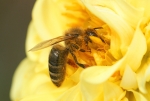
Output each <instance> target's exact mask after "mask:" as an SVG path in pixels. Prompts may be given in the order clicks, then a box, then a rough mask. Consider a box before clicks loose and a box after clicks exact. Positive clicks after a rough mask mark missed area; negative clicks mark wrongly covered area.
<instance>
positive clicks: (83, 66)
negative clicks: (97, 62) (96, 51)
mask: <svg viewBox="0 0 150 101" xmlns="http://www.w3.org/2000/svg"><path fill="white" fill-rule="evenodd" d="M70 53H71V55H72V57H73V59H74V61H75V62H76V64H77V65H79V66H80V67H82V68H85V67H86V66H85V65H84V64H81V63H79V62H78V60H77V58H76V56H75V55H74V54H73V51H71V50H70Z"/></svg>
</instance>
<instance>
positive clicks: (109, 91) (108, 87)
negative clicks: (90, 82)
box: [104, 81, 126, 101]
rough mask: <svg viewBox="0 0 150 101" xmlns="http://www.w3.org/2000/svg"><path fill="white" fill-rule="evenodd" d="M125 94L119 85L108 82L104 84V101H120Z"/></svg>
mask: <svg viewBox="0 0 150 101" xmlns="http://www.w3.org/2000/svg"><path fill="white" fill-rule="evenodd" d="M125 94H126V93H125V92H124V91H123V89H122V88H121V87H120V86H119V85H116V84H115V83H112V82H108V81H107V82H105V83H104V101H120V100H121V99H123V97H124V96H125Z"/></svg>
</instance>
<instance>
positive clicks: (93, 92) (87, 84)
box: [80, 62, 121, 101]
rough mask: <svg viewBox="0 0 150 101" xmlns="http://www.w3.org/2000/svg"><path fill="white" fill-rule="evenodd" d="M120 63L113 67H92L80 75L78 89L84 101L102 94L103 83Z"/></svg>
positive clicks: (91, 99)
mask: <svg viewBox="0 0 150 101" xmlns="http://www.w3.org/2000/svg"><path fill="white" fill-rule="evenodd" d="M120 63H121V62H117V63H116V64H115V65H113V66H93V67H90V68H87V69H85V70H84V71H83V72H82V73H81V80H80V87H81V88H80V89H81V93H82V95H83V97H84V98H85V100H86V101H93V100H94V99H97V98H98V97H99V95H100V94H101V93H102V92H103V86H102V85H103V83H104V82H105V81H106V80H108V78H109V77H110V76H112V74H113V73H114V72H115V71H116V70H117V69H118V68H119V67H120Z"/></svg>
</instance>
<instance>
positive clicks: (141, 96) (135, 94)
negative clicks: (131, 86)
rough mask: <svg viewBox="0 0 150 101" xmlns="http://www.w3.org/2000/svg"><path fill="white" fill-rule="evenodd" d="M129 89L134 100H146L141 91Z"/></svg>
mask: <svg viewBox="0 0 150 101" xmlns="http://www.w3.org/2000/svg"><path fill="white" fill-rule="evenodd" d="M130 91H131V92H132V93H133V95H134V97H135V99H136V101H148V100H147V99H146V98H145V97H144V96H143V95H142V94H141V93H139V92H137V91H134V90H130ZM129 101H130V100H129Z"/></svg>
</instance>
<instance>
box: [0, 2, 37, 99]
mask: <svg viewBox="0 0 150 101" xmlns="http://www.w3.org/2000/svg"><path fill="white" fill-rule="evenodd" d="M34 3H35V0H0V100H1V101H10V98H9V91H10V86H11V82H12V76H13V73H14V71H15V69H16V67H17V66H18V64H19V63H20V62H21V60H22V59H23V58H25V39H26V32H27V28H28V25H29V22H30V20H31V12H32V8H33V5H34Z"/></svg>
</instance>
